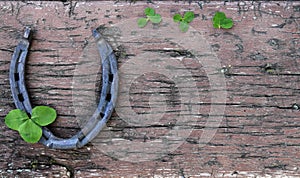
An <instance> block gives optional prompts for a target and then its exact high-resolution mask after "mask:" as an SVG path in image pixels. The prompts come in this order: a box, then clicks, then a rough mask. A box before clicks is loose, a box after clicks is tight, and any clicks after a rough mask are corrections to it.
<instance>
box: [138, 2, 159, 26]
mask: <svg viewBox="0 0 300 178" xmlns="http://www.w3.org/2000/svg"><path fill="white" fill-rule="evenodd" d="M144 13H145V15H146V16H147V18H139V19H138V21H137V24H138V26H139V27H140V28H143V27H145V26H146V25H147V23H148V21H151V22H152V23H154V24H158V23H160V22H161V20H162V19H161V15H159V14H156V13H155V10H154V9H152V8H150V7H147V8H145V10H144Z"/></svg>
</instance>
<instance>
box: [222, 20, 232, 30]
mask: <svg viewBox="0 0 300 178" xmlns="http://www.w3.org/2000/svg"><path fill="white" fill-rule="evenodd" d="M232 26H233V21H232V19H228V18H226V19H223V20H222V23H221V27H222V28H225V29H230V28H231V27H232Z"/></svg>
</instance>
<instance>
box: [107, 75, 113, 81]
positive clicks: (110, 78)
mask: <svg viewBox="0 0 300 178" xmlns="http://www.w3.org/2000/svg"><path fill="white" fill-rule="evenodd" d="M108 80H109V81H110V82H112V81H113V80H114V74H109V75H108Z"/></svg>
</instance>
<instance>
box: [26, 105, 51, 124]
mask: <svg viewBox="0 0 300 178" xmlns="http://www.w3.org/2000/svg"><path fill="white" fill-rule="evenodd" d="M31 119H32V120H33V121H34V122H35V123H37V124H38V125H40V126H46V125H49V124H51V123H52V122H54V121H55V119H56V111H55V110H54V109H53V108H50V107H48V106H36V107H35V108H33V109H32V115H31Z"/></svg>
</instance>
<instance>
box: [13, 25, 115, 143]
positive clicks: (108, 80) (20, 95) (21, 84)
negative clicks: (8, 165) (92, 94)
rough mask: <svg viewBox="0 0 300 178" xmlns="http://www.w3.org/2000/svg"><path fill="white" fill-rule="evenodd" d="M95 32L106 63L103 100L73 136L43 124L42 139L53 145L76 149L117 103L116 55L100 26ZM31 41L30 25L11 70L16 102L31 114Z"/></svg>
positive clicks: (18, 47)
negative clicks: (28, 66) (28, 80)
mask: <svg viewBox="0 0 300 178" xmlns="http://www.w3.org/2000/svg"><path fill="white" fill-rule="evenodd" d="M93 36H94V38H95V40H96V42H97V48H98V51H99V53H100V57H101V64H102V90H101V93H100V101H99V104H98V106H97V108H96V110H95V112H94V113H93V115H92V116H91V118H90V119H89V121H88V122H87V123H86V125H85V126H84V127H83V128H82V129H81V130H80V131H79V132H78V133H77V134H76V135H74V136H73V137H71V138H67V139H63V138H59V137H56V136H54V135H53V133H52V132H51V131H50V130H49V129H48V128H47V127H43V135H42V137H41V139H40V141H39V142H40V143H42V144H44V145H46V146H48V147H49V148H55V149H73V148H81V147H83V146H84V145H86V144H87V143H88V142H89V141H91V140H92V139H94V138H95V137H96V136H97V135H98V133H99V132H100V131H101V130H102V128H103V127H104V126H105V124H106V122H107V120H108V119H109V118H110V117H111V114H112V112H113V109H114V107H115V105H116V100H117V93H118V80H119V78H118V69H117V61H116V57H115V55H114V53H113V50H112V48H111V46H110V45H109V44H108V43H107V42H106V41H105V40H104V38H103V37H102V36H101V34H100V33H99V32H98V31H97V30H93ZM30 41H31V29H30V28H28V27H26V30H25V33H24V36H23V39H22V40H21V41H20V42H19V44H18V46H17V47H16V49H15V51H14V53H13V56H12V60H11V64H10V71H9V79H10V87H11V92H12V96H13V100H14V103H15V105H16V107H17V108H18V109H21V110H24V111H26V112H27V113H28V114H31V112H32V106H31V103H30V100H29V96H28V93H27V89H26V86H25V77H24V74H25V63H26V58H27V54H28V50H29V47H30Z"/></svg>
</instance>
